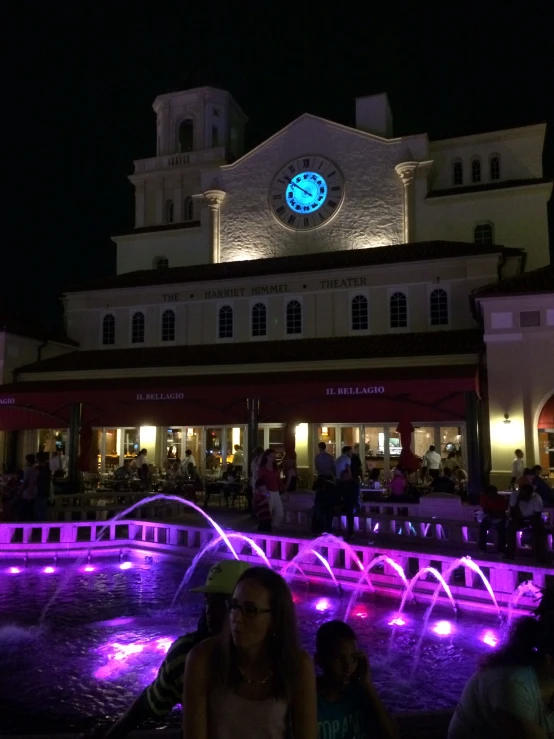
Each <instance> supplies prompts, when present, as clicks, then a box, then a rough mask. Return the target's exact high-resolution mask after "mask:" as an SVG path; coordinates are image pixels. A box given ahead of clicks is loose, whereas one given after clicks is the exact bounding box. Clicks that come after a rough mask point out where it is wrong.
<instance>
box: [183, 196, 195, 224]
mask: <svg viewBox="0 0 554 739" xmlns="http://www.w3.org/2000/svg"><path fill="white" fill-rule="evenodd" d="M183 220H185V221H194V202H193V200H192V198H191V197H186V198H185V200H184V202H183Z"/></svg>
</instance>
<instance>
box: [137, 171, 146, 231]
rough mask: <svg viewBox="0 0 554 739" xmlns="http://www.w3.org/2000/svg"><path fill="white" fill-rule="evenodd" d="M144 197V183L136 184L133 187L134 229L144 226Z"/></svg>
mask: <svg viewBox="0 0 554 739" xmlns="http://www.w3.org/2000/svg"><path fill="white" fill-rule="evenodd" d="M145 196H146V188H145V185H144V181H142V182H137V183H136V185H135V228H142V227H143V226H144V214H145V208H146V201H145Z"/></svg>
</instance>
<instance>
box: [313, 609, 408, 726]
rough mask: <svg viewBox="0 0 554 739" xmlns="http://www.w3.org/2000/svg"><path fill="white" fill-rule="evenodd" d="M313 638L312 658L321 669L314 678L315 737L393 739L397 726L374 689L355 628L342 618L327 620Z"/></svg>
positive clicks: (366, 660)
mask: <svg viewBox="0 0 554 739" xmlns="http://www.w3.org/2000/svg"><path fill="white" fill-rule="evenodd" d="M315 639H316V654H315V661H316V664H317V666H318V667H319V668H320V669H321V671H322V675H321V677H319V678H318V680H317V721H318V727H319V734H318V736H319V737H340V738H341V739H369V737H377V736H378V737H380V738H381V739H396V738H397V737H398V727H397V726H396V723H395V721H394V719H393V718H392V717H391V716H390V714H389V713H388V711H387V709H386V708H385V706H384V705H383V703H382V701H381V699H380V698H379V695H378V694H377V691H376V690H375V686H374V685H373V682H372V681H371V671H370V669H369V662H368V659H367V657H366V656H365V654H363V652H360V649H359V647H358V640H357V638H356V634H355V632H354V630H353V629H351V628H350V626H348V624H345V623H344V621H327V623H325V624H323V625H322V626H320V627H319V629H318V630H317V634H316V638H315ZM335 727H339V729H338V732H337V731H336V730H335Z"/></svg>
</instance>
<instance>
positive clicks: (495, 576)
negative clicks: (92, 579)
mask: <svg viewBox="0 0 554 739" xmlns="http://www.w3.org/2000/svg"><path fill="white" fill-rule="evenodd" d="M227 533H228V534H229V533H230V532H227ZM216 536H217V533H216V531H215V530H214V529H213V528H211V527H208V528H201V527H197V526H188V525H182V524H171V523H163V522H154V521H139V520H135V519H133V520H123V521H117V522H108V523H107V524H103V523H102V522H90V523H72V524H56V523H44V524H41V523H36V524H19V523H13V524H12V523H7V524H1V525H0V559H1V558H5V559H7V558H9V559H10V561H13V560H17V559H18V558H22V559H24V560H25V559H27V558H29V559H33V558H37V559H38V558H41V559H43V560H44V558H45V557H48V556H50V557H54V556H56V557H57V558H58V559H63V558H68V559H69V558H75V557H77V556H79V554H81V555H84V554H86V553H87V552H88V553H90V555H91V557H101V556H107V555H109V554H110V555H112V556H113V553H114V550H115V551H118V550H119V551H123V550H124V549H129V550H130V551H131V552H135V553H138V552H142V553H145V552H147V553H149V555H152V554H155V555H157V557H158V558H163V557H165V556H171V557H180V558H184V559H186V560H189V561H190V559H191V558H192V557H193V556H194V555H196V554H198V552H199V551H200V550H202V549H203V548H204V547H205V546H207V545H208V544H209V543H210V542H212V541H213V540H214V538H215V537H216ZM231 536H232V544H233V546H234V547H235V549H236V551H237V554H238V555H239V556H240V558H241V559H246V560H247V561H251V562H254V563H259V562H260V556H259V553H256V547H257V548H259V551H261V552H263V554H264V555H265V556H266V557H267V558H268V559H269V560H270V561H271V563H272V564H273V565H274V566H276V567H277V568H280V567H282V566H284V565H285V564H287V563H290V562H292V560H293V559H294V557H295V556H296V555H297V554H298V553H299V551H300V550H301V549H302V547H304V546H305V545H306V543H307V542H306V539H299V538H295V537H293V536H288V535H287V536H283V535H280V534H274V535H273V534H262V533H250V534H248V537H246V538H244V536H243V535H241V534H232V535H231ZM248 538H249V541H247V540H246V539H248ZM318 551H320V553H321V554H322V556H323V557H325V559H326V560H327V561H328V563H329V565H330V567H331V568H332V570H333V572H334V574H335V576H336V578H337V579H338V580H339V582H342V583H343V584H350V585H354V584H357V583H358V582H359V580H360V575H361V570H360V565H361V566H362V567H363V568H364V570H366V569H368V568H370V565H371V563H372V561H373V560H374V559H375V558H376V557H378V556H380V555H382V554H386V555H387V556H389V557H390V558H391V559H392V560H394V562H395V563H397V564H398V565H400V567H402V568H403V569H404V571H405V573H406V576H407V577H408V578H410V577H412V576H413V575H414V574H415V573H416V572H418V571H419V570H420V569H421V568H424V567H430V566H432V567H434V568H435V569H436V570H438V571H439V572H444V571H446V570H447V569H448V567H449V566H451V565H452V562H453V561H454V559H455V558H454V557H453V556H452V555H451V554H448V553H446V552H436V553H432V554H431V553H429V552H420V551H419V552H418V551H413V550H410V549H409V548H404V549H401V548H396V547H388V546H387V547H383V546H381V545H376V544H374V543H373V544H369V543H366V544H361V543H358V542H356V543H355V544H353V545H352V547H347V546H345V545H341V542H340V541H339V540H338V539H336V540H335V543H331V544H324V545H323V546H320V547H318ZM214 556H215V555H214ZM217 556H218V557H226V556H229V557H230V556H231V554H230V553H229V552H228V551H227V550H226V549H224V548H220V549H218V553H217ZM474 561H475V562H476V563H477V564H479V565H480V567H481V569H482V570H483V572H484V574H485V576H486V577H487V578H488V579H489V581H490V584H491V586H492V588H493V590H494V593H495V595H496V597H497V600H498V602H499V604H500V605H502V606H504V607H506V606H507V605H508V604H509V602H510V599H511V597H512V595H513V593H514V591H515V590H516V588H517V587H518V585H520V583H521V582H523V580H532V581H533V582H534V584H535V585H536V586H538V587H544V586H545V584H549V583H550V584H551V580H552V578H553V577H554V570H552V568H550V569H548V568H545V567H541V566H539V565H535V564H534V563H529V564H528V565H527V564H526V565H525V566H522V565H519V564H515V563H513V562H500V561H488V560H486V559H485V560H480V559H479V558H476V559H475V560H474ZM316 562H317V563H316ZM301 567H302V570H303V572H304V573H305V576H306V577H309V578H310V579H315V580H320V581H323V580H324V581H325V582H327V583H329V576H328V573H327V570H326V568H325V567H324V566H323V565H322V564H321V562H320V561H319V560H317V559H315V558H314V557H312V558H311V561H308V562H305V561H302V563H301ZM547 576H548V577H549V583H547V582H546V578H547ZM371 580H372V583H373V585H374V587H375V589H376V590H377V591H380V592H384V593H388V594H398V593H400V592H401V590H402V589H403V586H402V582H401V580H400V579H399V577H398V573H397V572H396V571H395V570H394V568H393V567H392V565H390V564H387V563H384V564H383V567H382V570H377V571H372V572H371ZM435 588H436V581H434V580H433V581H427V580H425V579H424V578H421V579H420V580H419V581H418V582H417V585H416V588H415V590H414V592H415V593H416V595H417V596H418V597H420V598H422V599H423V600H427V599H429V598H430V597H431V595H432V593H433V592H434V591H435ZM451 589H452V592H453V594H454V597H455V598H456V599H457V600H459V601H460V603H461V604H463V603H464V602H466V603H467V605H469V606H470V607H472V608H478V609H479V608H480V609H484V610H489V609H490V607H491V606H490V596H489V594H488V593H487V591H486V589H485V588H484V585H483V582H482V580H481V578H480V577H479V576H478V575H477V574H476V573H475V572H474V571H473V570H471V569H467V568H466V569H465V570H464V581H463V584H456V583H454V584H451Z"/></svg>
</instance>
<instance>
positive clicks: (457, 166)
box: [452, 159, 464, 185]
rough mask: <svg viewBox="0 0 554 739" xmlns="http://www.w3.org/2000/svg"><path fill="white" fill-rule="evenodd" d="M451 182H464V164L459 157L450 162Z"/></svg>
mask: <svg viewBox="0 0 554 739" xmlns="http://www.w3.org/2000/svg"><path fill="white" fill-rule="evenodd" d="M452 184H453V185H463V184H464V165H463V164H462V160H461V159H456V160H454V161H453V162H452Z"/></svg>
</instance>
